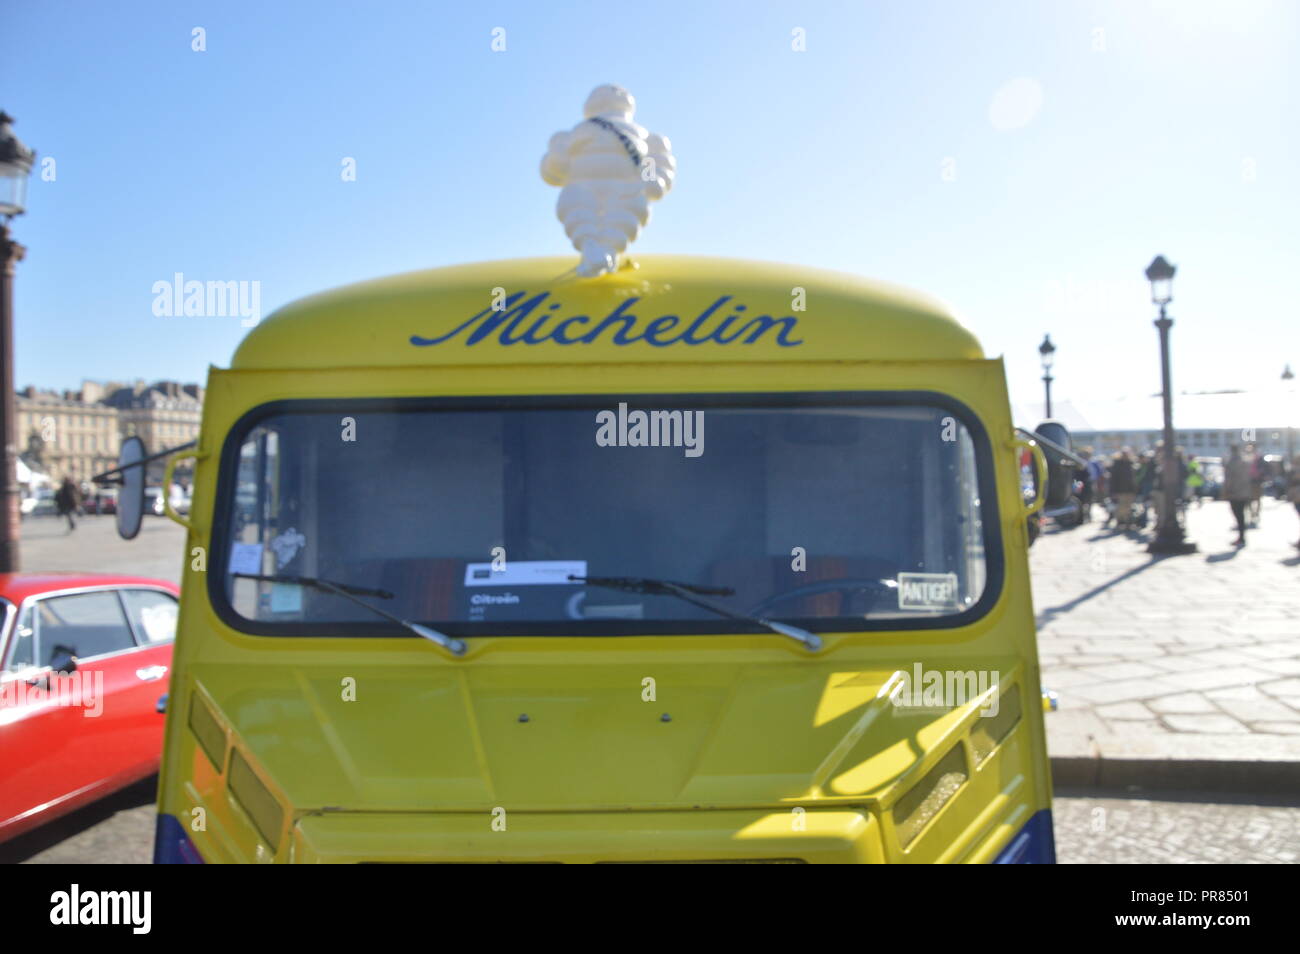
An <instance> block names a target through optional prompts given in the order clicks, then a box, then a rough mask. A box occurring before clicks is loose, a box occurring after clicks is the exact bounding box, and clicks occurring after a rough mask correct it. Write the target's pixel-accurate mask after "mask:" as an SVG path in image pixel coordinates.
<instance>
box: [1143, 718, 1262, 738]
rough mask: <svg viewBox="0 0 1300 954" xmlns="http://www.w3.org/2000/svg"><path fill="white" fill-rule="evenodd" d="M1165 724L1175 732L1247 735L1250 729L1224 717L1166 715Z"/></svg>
mask: <svg viewBox="0 0 1300 954" xmlns="http://www.w3.org/2000/svg"><path fill="white" fill-rule="evenodd" d="M1164 720H1165V723H1166V724H1167V725H1168V726H1169V727H1170V728H1171V729H1173V730H1174V731H1175V732H1216V733H1224V732H1227V733H1241V734H1243V735H1246V734H1249V732H1250V729H1248V728H1246V726H1244V725H1242V724H1241V723H1240V722H1238V721H1237V720H1236V719H1232V718H1230V717H1228V716H1226V715H1167V716H1165V717H1164Z"/></svg>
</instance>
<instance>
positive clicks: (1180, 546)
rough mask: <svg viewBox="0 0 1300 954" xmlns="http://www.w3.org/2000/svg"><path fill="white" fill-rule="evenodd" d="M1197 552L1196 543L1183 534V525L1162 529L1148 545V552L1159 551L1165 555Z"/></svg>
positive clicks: (1182, 554)
mask: <svg viewBox="0 0 1300 954" xmlns="http://www.w3.org/2000/svg"><path fill="white" fill-rule="evenodd" d="M1195 552H1196V544H1195V543H1192V542H1191V541H1189V540H1187V539H1186V538H1185V537H1184V536H1183V528H1182V527H1174V528H1173V529H1171V530H1162V531H1160V532H1159V533H1157V534H1156V536H1155V539H1154V540H1152V541H1151V543H1150V544H1149V545H1148V546H1147V553H1159V554H1163V555H1165V556H1186V555H1187V554H1189V553H1195Z"/></svg>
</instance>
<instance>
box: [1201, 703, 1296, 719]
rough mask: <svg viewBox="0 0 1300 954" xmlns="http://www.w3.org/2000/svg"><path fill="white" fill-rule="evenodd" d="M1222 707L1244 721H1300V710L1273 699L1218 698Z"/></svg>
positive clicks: (1229, 713)
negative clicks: (1243, 700)
mask: <svg viewBox="0 0 1300 954" xmlns="http://www.w3.org/2000/svg"><path fill="white" fill-rule="evenodd" d="M1216 702H1217V703H1218V706H1219V708H1220V709H1222V710H1223V711H1224V712H1226V713H1228V715H1230V716H1232V717H1233V718H1235V719H1239V720H1241V721H1242V722H1300V712H1297V711H1296V710H1294V709H1292V708H1291V707H1290V706H1288V705H1285V704H1284V703H1281V702H1277V701H1276V700H1273V699H1262V700H1260V701H1258V702H1256V701H1245V702H1242V701H1238V700H1236V699H1218V700H1216Z"/></svg>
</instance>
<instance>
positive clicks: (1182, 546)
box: [1146, 255, 1196, 554]
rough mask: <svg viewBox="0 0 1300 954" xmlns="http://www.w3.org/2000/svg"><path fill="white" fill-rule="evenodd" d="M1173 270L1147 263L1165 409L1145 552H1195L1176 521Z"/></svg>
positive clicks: (1161, 260) (1156, 262)
mask: <svg viewBox="0 0 1300 954" xmlns="http://www.w3.org/2000/svg"><path fill="white" fill-rule="evenodd" d="M1176 270H1177V269H1175V267H1174V266H1173V265H1170V264H1169V263H1168V262H1166V261H1165V257H1164V256H1163V255H1157V256H1156V257H1155V260H1154V261H1153V262H1152V263H1151V264H1150V265H1148V266H1147V271H1146V275H1147V281H1149V282H1150V283H1151V301H1152V302H1153V303H1154V304H1157V305H1159V306H1160V317H1159V318H1157V319H1156V321H1155V326H1156V327H1157V328H1158V329H1160V380H1161V397H1163V398H1164V412H1165V447H1164V461H1163V463H1162V470H1163V471H1164V484H1165V487H1164V495H1165V505H1164V506H1163V507H1161V508H1160V526H1158V527H1157V528H1156V536H1155V539H1154V540H1152V541H1151V545H1150V546H1148V547H1147V552H1148V553H1166V554H1174V553H1195V552H1196V544H1195V543H1189V542H1187V540H1186V539H1185V538H1184V536H1183V527H1182V525H1181V524H1180V523H1179V522H1178V507H1177V503H1178V497H1179V494H1180V493H1181V490H1182V488H1181V487H1180V486H1179V484H1180V483H1181V481H1180V480H1179V479H1178V476H1179V475H1178V458H1177V456H1176V454H1175V453H1174V398H1173V394H1174V389H1173V383H1172V382H1171V380H1170V377H1171V376H1170V374H1169V329H1170V328H1172V327H1173V324H1174V322H1173V319H1172V318H1170V317H1168V316H1167V315H1166V314H1165V305H1167V304H1169V303H1170V302H1171V301H1173V299H1174V294H1173V286H1174V272H1175V271H1176Z"/></svg>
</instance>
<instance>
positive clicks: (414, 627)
mask: <svg viewBox="0 0 1300 954" xmlns="http://www.w3.org/2000/svg"><path fill="white" fill-rule="evenodd" d="M231 575H232V576H240V577H243V578H244V579H246V580H262V581H263V582H266V583H295V584H297V585H299V586H310V587H313V588H314V589H318V590H324V591H325V592H326V593H333V594H334V595H335V596H341V597H343V598H344V599H345V600H351V601H352V602H353V603H356V604H357V605H358V606H361V607H364V608H365V609H368V610H370V612H372V613H374V614H375V615H376V616H382V617H383V618H384V619H386V620H391V621H392V622H394V623H396V624H397V625H398V626H401V627H403V628H405V629H408V630H410V631H411V632H413V633H415V635H417V636H421V637H423V638H424V639H427V640H428V641H429V642H431V643H434V644H435V645H437V646H440V647H441V648H443V649H445V650H446V651H447V652H449V653H451V654H452V655H453V656H463V655H465V641H464V640H463V639H457V638H456V637H454V636H448V635H447V634H446V633H440V632H438V631H437V630H436V629H432V628H431V627H428V626H421V625H420V624H419V623H412V622H411V621H410V620H407V619H402V618H401V617H399V616H394V615H393V614H392V613H390V612H388V611H387V610H382V609H380V608H379V607H378V606H372V605H371V604H369V603H367V602H366V601H365V600H359V599H357V598H356V597H355V596H353V595H352V594H354V593H362V594H364V595H366V596H378V597H379V598H380V599H385V600H391V599H392V598H393V594H392V593H389V592H388V591H387V590H376V589H369V588H367V587H364V586H352V585H350V584H347V583H334V582H331V581H330V580H322V579H320V578H318V577H314V576H270V575H267V576H263V575H262V574H259V573H232V574H231Z"/></svg>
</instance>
